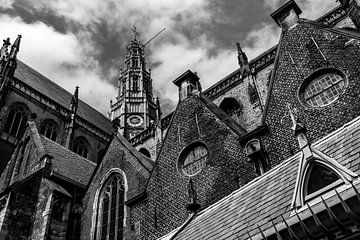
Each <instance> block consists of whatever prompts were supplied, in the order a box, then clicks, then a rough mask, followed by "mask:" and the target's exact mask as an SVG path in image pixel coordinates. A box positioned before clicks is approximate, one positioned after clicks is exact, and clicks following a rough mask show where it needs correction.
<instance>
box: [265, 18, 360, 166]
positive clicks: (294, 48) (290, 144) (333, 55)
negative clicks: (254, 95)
mask: <svg viewBox="0 0 360 240" xmlns="http://www.w3.org/2000/svg"><path fill="white" fill-rule="evenodd" d="M310 37H313V38H314V40H315V41H316V42H317V44H318V46H319V48H320V49H321V51H322V52H323V53H324V55H325V57H326V60H324V58H323V57H322V56H321V53H320V52H319V50H318V49H317V48H316V46H315V44H314V43H313V42H312V40H311V39H310ZM349 40H350V37H346V36H344V35H339V34H337V33H334V32H329V31H326V30H324V29H321V28H319V27H314V26H313V25H309V24H305V23H302V24H300V25H298V26H297V27H296V28H294V29H292V30H291V31H289V32H287V33H286V34H285V35H284V37H283V40H282V43H281V51H280V55H279V56H278V57H279V64H278V66H277V70H276V75H275V78H274V84H273V88H272V90H271V93H270V94H271V95H270V100H269V105H268V111H267V115H266V123H267V124H268V126H269V127H270V133H269V134H268V135H266V136H265V137H264V138H263V142H264V144H265V148H266V150H267V152H268V154H269V156H270V161H271V164H272V165H276V164H277V163H279V162H281V161H282V160H284V159H286V158H287V157H289V156H290V155H291V152H296V151H298V150H299V149H298V144H297V141H296V138H295V137H294V136H293V133H292V131H291V130H290V120H289V119H287V120H286V121H285V124H284V125H282V124H280V119H281V117H282V116H283V115H284V114H285V113H286V112H287V110H286V104H287V103H290V104H291V105H292V107H295V108H297V110H298V112H299V118H300V119H302V120H306V127H307V129H308V137H309V139H310V141H315V140H317V139H319V138H321V137H323V136H325V135H327V134H328V133H330V132H332V131H334V130H335V129H337V128H339V127H340V126H342V125H343V124H344V123H346V122H349V121H350V120H352V119H353V118H355V117H356V116H358V115H359V113H360V106H359V104H358V99H359V94H360V92H359V89H360V82H359V67H358V66H359V56H360V48H359V43H360V42H359V41H358V40H355V41H353V42H351V43H350V44H346V45H345V43H347V42H348V41H349ZM289 54H290V55H291V56H292V58H293V59H294V62H295V63H296V66H297V69H298V70H296V68H295V66H294V64H293V63H292V61H291V59H290V57H289ZM328 67H332V68H335V69H338V70H340V71H341V72H342V73H344V74H345V75H346V77H347V80H348V85H347V87H346V89H345V91H344V92H343V94H341V95H340V97H339V98H338V99H337V100H336V101H335V102H333V103H332V104H330V105H328V106H325V107H321V108H312V107H308V106H305V105H304V104H301V103H300V101H299V97H298V89H299V87H300V85H301V84H302V83H303V81H304V79H306V78H307V77H308V76H309V75H310V74H312V73H313V72H314V71H316V70H318V69H322V68H328Z"/></svg>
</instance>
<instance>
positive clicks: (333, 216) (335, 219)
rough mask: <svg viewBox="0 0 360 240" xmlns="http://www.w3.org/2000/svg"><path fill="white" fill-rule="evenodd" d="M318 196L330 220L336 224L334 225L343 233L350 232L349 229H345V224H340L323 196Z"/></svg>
mask: <svg viewBox="0 0 360 240" xmlns="http://www.w3.org/2000/svg"><path fill="white" fill-rule="evenodd" d="M320 198H321V201H322V202H323V204H324V206H325V208H326V211H327V213H328V215H329V217H330V220H331V221H332V222H333V223H334V224H335V225H336V227H337V228H339V229H340V231H341V232H342V233H343V234H344V235H346V234H349V233H351V231H350V230H349V229H347V228H346V227H345V225H344V224H342V223H341V221H340V220H339V219H338V218H337V217H336V215H335V213H334V212H333V211H332V210H331V208H329V206H328V205H327V203H326V201H325V200H324V198H323V197H322V196H321V197H320Z"/></svg>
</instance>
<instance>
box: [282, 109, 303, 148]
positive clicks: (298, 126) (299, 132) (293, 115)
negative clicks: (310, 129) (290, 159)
mask: <svg viewBox="0 0 360 240" xmlns="http://www.w3.org/2000/svg"><path fill="white" fill-rule="evenodd" d="M287 110H288V113H289V116H290V119H291V122H292V126H291V129H292V130H293V131H294V134H295V136H296V138H297V139H298V143H299V147H300V149H302V151H303V152H304V151H306V153H305V154H306V155H308V154H310V152H309V151H308V150H309V146H310V143H309V141H308V138H307V136H306V128H305V126H304V124H303V123H301V122H300V121H299V120H298V112H297V109H296V108H292V107H291V104H290V103H288V104H287ZM286 116H287V114H286V113H285V115H284V116H283V117H282V118H281V120H280V122H281V124H284V118H285V117H286Z"/></svg>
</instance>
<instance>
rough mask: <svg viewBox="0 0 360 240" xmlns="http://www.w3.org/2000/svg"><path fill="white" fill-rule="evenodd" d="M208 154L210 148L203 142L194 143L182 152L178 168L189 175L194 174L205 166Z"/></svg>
mask: <svg viewBox="0 0 360 240" xmlns="http://www.w3.org/2000/svg"><path fill="white" fill-rule="evenodd" d="M207 156H208V150H207V148H206V146H205V145H204V144H203V143H200V142H196V143H193V144H191V145H189V146H188V147H186V148H185V149H184V150H183V151H182V152H181V154H180V156H179V160H178V169H179V170H180V171H181V173H183V174H185V175H187V176H193V175H195V174H197V173H199V172H200V170H201V169H202V168H203V167H204V165H205V163H206V160H207Z"/></svg>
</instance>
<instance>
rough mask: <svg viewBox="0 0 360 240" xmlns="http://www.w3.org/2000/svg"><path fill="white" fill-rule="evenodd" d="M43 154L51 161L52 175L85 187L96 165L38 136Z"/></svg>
mask: <svg viewBox="0 0 360 240" xmlns="http://www.w3.org/2000/svg"><path fill="white" fill-rule="evenodd" d="M40 138H41V143H42V145H43V146H44V150H45V154H48V155H50V156H51V157H53V158H52V159H51V170H52V174H53V175H55V176H57V177H60V178H64V180H67V181H70V182H74V183H75V184H78V185H81V186H83V187H85V186H86V185H87V183H88V182H89V180H90V177H91V174H92V173H93V171H94V169H95V166H96V164H95V163H93V162H91V161H89V160H88V159H85V158H83V157H81V156H79V155H77V154H76V153H74V152H72V151H70V150H69V149H66V148H64V147H63V146H61V145H60V144H58V143H56V142H53V141H51V140H50V139H48V138H46V137H44V136H42V135H40Z"/></svg>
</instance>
